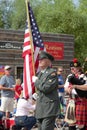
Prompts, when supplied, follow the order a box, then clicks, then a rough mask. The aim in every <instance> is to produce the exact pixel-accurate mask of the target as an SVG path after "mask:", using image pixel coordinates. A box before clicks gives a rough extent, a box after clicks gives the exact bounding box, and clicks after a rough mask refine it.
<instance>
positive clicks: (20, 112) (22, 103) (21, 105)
mask: <svg viewBox="0 0 87 130" xmlns="http://www.w3.org/2000/svg"><path fill="white" fill-rule="evenodd" d="M35 108H36V105H32V99H29V100H26V99H23V98H20V99H19V100H18V103H17V110H16V114H15V116H26V115H27V116H28V115H29V111H30V110H35Z"/></svg>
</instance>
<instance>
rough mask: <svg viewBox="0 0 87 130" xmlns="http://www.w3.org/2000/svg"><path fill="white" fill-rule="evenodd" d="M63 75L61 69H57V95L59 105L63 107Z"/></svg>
mask: <svg viewBox="0 0 87 130" xmlns="http://www.w3.org/2000/svg"><path fill="white" fill-rule="evenodd" d="M62 73H63V67H59V68H58V71H57V76H58V93H59V98H60V103H61V105H62V106H63V107H64V94H65V93H64V79H63V76H62Z"/></svg>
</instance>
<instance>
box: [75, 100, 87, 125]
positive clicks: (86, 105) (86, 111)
mask: <svg viewBox="0 0 87 130" xmlns="http://www.w3.org/2000/svg"><path fill="white" fill-rule="evenodd" d="M76 120H77V124H78V125H87V99H86V98H77V99H76Z"/></svg>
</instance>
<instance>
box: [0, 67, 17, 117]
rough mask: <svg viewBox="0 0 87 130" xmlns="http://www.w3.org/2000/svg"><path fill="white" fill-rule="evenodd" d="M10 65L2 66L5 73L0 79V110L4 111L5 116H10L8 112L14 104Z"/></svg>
mask: <svg viewBox="0 0 87 130" xmlns="http://www.w3.org/2000/svg"><path fill="white" fill-rule="evenodd" d="M11 70H12V68H11V66H9V65H6V66H5V67H4V71H5V75H4V76H2V77H1V79H0V90H1V108H0V110H1V111H3V112H5V115H6V118H9V117H10V112H13V104H14V95H15V92H14V90H15V89H14V87H13V85H14V84H15V81H14V78H13V76H11Z"/></svg>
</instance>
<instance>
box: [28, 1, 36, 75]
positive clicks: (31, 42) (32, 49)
mask: <svg viewBox="0 0 87 130" xmlns="http://www.w3.org/2000/svg"><path fill="white" fill-rule="evenodd" d="M28 2H29V0H26V11H27V21H28V28H29V29H30V30H29V31H30V45H31V54H32V61H33V62H32V63H33V72H34V75H35V67H34V54H33V52H34V47H33V39H32V35H31V34H32V33H31V28H30V18H29V10H28Z"/></svg>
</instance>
